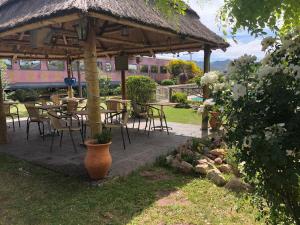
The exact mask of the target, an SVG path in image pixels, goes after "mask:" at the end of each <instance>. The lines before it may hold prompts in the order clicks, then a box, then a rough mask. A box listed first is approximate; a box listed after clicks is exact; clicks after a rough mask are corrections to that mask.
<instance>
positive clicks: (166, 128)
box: [147, 102, 178, 134]
mask: <svg viewBox="0 0 300 225" xmlns="http://www.w3.org/2000/svg"><path fill="white" fill-rule="evenodd" d="M177 104H178V103H172V102H152V103H147V105H148V106H159V107H160V113H159V116H160V117H159V119H160V126H154V127H152V129H154V130H160V131H163V130H167V133H168V134H169V130H172V127H169V126H168V123H167V119H166V114H165V112H164V107H165V106H172V107H173V106H176V105H177ZM163 121H164V122H165V126H164V125H163Z"/></svg>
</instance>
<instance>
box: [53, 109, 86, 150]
mask: <svg viewBox="0 0 300 225" xmlns="http://www.w3.org/2000/svg"><path fill="white" fill-rule="evenodd" d="M48 115H49V118H50V122H51V127H52V129H53V131H52V135H51V136H52V139H51V146H50V152H52V150H53V144H54V136H55V134H56V132H58V133H59V134H60V142H59V146H60V147H62V139H63V135H64V132H65V131H68V132H69V134H70V137H71V140H72V144H73V148H74V151H75V152H78V151H77V148H76V145H75V141H74V137H73V132H80V136H81V139H82V143H83V142H84V138H83V133H82V130H81V128H80V127H72V126H71V125H69V124H68V122H67V121H66V120H65V119H64V118H65V117H63V116H59V115H58V114H57V112H54V111H49V112H48Z"/></svg>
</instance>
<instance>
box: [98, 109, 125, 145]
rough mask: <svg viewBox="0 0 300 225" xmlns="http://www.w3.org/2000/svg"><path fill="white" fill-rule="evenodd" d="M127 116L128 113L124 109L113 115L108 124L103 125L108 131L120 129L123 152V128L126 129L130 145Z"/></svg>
mask: <svg viewBox="0 0 300 225" xmlns="http://www.w3.org/2000/svg"><path fill="white" fill-rule="evenodd" d="M129 115H130V112H129V111H127V109H124V110H123V111H122V112H119V113H116V114H114V115H113V116H112V117H111V118H110V119H111V122H110V123H105V124H104V127H106V128H109V129H110V130H111V129H112V128H120V129H121V135H122V140H123V147H124V150H125V149H126V144H125V138H124V128H125V129H126V133H127V137H128V141H129V144H131V140H130V136H129V131H128V127H127V123H128V119H129Z"/></svg>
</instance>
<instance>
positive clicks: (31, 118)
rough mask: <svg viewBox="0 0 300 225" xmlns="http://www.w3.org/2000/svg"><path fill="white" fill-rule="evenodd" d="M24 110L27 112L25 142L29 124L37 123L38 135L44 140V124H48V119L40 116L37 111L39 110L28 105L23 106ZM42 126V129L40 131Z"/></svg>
mask: <svg viewBox="0 0 300 225" xmlns="http://www.w3.org/2000/svg"><path fill="white" fill-rule="evenodd" d="M25 107H26V110H27V112H28V118H27V126H26V134H27V140H28V139H29V130H30V124H31V123H37V124H38V128H39V132H40V135H42V136H43V140H44V139H45V123H48V124H49V118H48V117H46V116H44V115H42V114H41V113H40V111H39V109H38V108H37V107H36V106H34V105H30V104H25ZM41 124H42V129H41Z"/></svg>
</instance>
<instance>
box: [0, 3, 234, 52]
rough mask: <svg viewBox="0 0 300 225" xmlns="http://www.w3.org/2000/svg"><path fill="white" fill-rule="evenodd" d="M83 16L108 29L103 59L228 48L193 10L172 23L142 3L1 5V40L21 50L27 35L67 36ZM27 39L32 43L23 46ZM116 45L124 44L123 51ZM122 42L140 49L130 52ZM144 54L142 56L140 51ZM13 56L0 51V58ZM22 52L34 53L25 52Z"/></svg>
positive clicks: (177, 17)
mask: <svg viewBox="0 0 300 225" xmlns="http://www.w3.org/2000/svg"><path fill="white" fill-rule="evenodd" d="M82 16H89V17H95V18H97V19H98V23H99V27H101V26H102V28H103V27H104V25H105V26H106V31H107V30H108V31H109V32H101V28H99V31H98V32H100V33H101V38H99V41H101V42H102V43H104V44H103V45H105V47H103V46H102V44H101V43H100V46H99V47H101V46H102V47H101V48H102V52H107V53H105V54H107V55H110V54H114V52H115V51H117V49H119V50H122V51H124V52H128V53H130V54H135V53H136V54H144V53H149V52H152V53H159V52H177V51H183V50H201V49H203V48H204V46H209V47H210V48H211V49H218V48H221V49H226V48H227V47H228V44H227V43H226V42H225V41H224V40H223V39H222V38H221V37H219V36H218V35H216V34H215V33H214V32H212V31H210V30H209V29H208V28H207V27H205V26H204V25H203V24H202V23H201V22H200V21H199V16H198V15H197V14H196V13H195V12H194V11H193V10H191V9H189V10H188V11H187V14H186V15H185V16H176V17H175V18H173V19H172V20H171V19H167V18H166V17H165V16H163V15H162V13H161V12H159V10H157V8H156V7H154V6H153V4H150V3H148V4H147V3H146V0H118V1H117V0H0V37H1V38H2V40H4V41H3V43H4V45H7V43H8V39H13V38H16V41H17V40H19V41H20V43H18V42H15V45H18V46H22V42H21V40H22V41H23V40H24V42H25V40H26V36H27V35H29V34H28V33H26V32H28V31H29V30H34V29H39V28H41V27H50V26H51V28H53V27H54V28H60V27H63V28H64V29H66V28H68V29H67V30H68V31H70V30H72V29H73V27H74V24H76V23H78V20H79V19H80V18H81V17H82ZM105 21H106V22H105ZM118 26H119V27H118ZM124 26H126V27H128V29H130V32H129V36H128V37H120V35H117V34H116V33H113V31H115V32H116V30H117V28H119V31H120V30H122V29H123V28H124ZM158 34H161V35H158ZM21 35H23V36H22V38H21ZM65 36H66V37H64V39H65V40H66V39H68V34H66V32H65ZM111 37H112V38H118V39H117V41H115V43H112V41H111V42H110V41H109V40H107V39H108V38H111ZM120 38H121V39H120ZM29 39H30V37H28V38H27V41H28V40H29ZM119 40H121V41H123V42H124V43H123V45H122V42H120V41H119ZM126 41H127V42H128V41H133V42H136V43H141V45H140V46H138V45H136V46H135V47H136V48H135V49H130V48H128V45H126ZM58 42H59V41H58ZM65 42H66V41H64V44H66V43H65ZM70 42H71V41H70ZM109 42H110V43H109ZM0 43H1V40H0ZM71 43H72V46H70V48H71V47H72V48H73V49H75V46H77V45H80V43H74V42H71ZM127 44H129V45H130V43H127ZM62 45H63V43H62ZM116 45H117V46H116ZM67 46H69V44H68V45H67ZM163 46H164V47H163ZM5 47H7V46H5ZM46 47H47V46H46ZM137 47H139V48H137ZM18 48H19V49H20V47H18ZM143 48H144V49H145V50H142V49H143ZM66 49H68V48H67V47H66V48H65V49H64V50H66ZM11 51H12V50H10V49H6V48H1V46H0V52H11ZM26 51H27V52H28V53H35V52H31V51H28V49H27V48H26V47H25V52H26ZM45 51H46V52H47V54H49V55H51V54H52V53H53V50H52V51H48V50H47V48H45ZM99 52H100V51H99ZM16 53H18V52H16ZM57 53H58V55H59V54H62V53H61V52H57ZM79 53H80V51H74V52H72V50H71V49H69V54H71V55H75V54H79ZM116 54H117V53H116Z"/></svg>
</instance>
